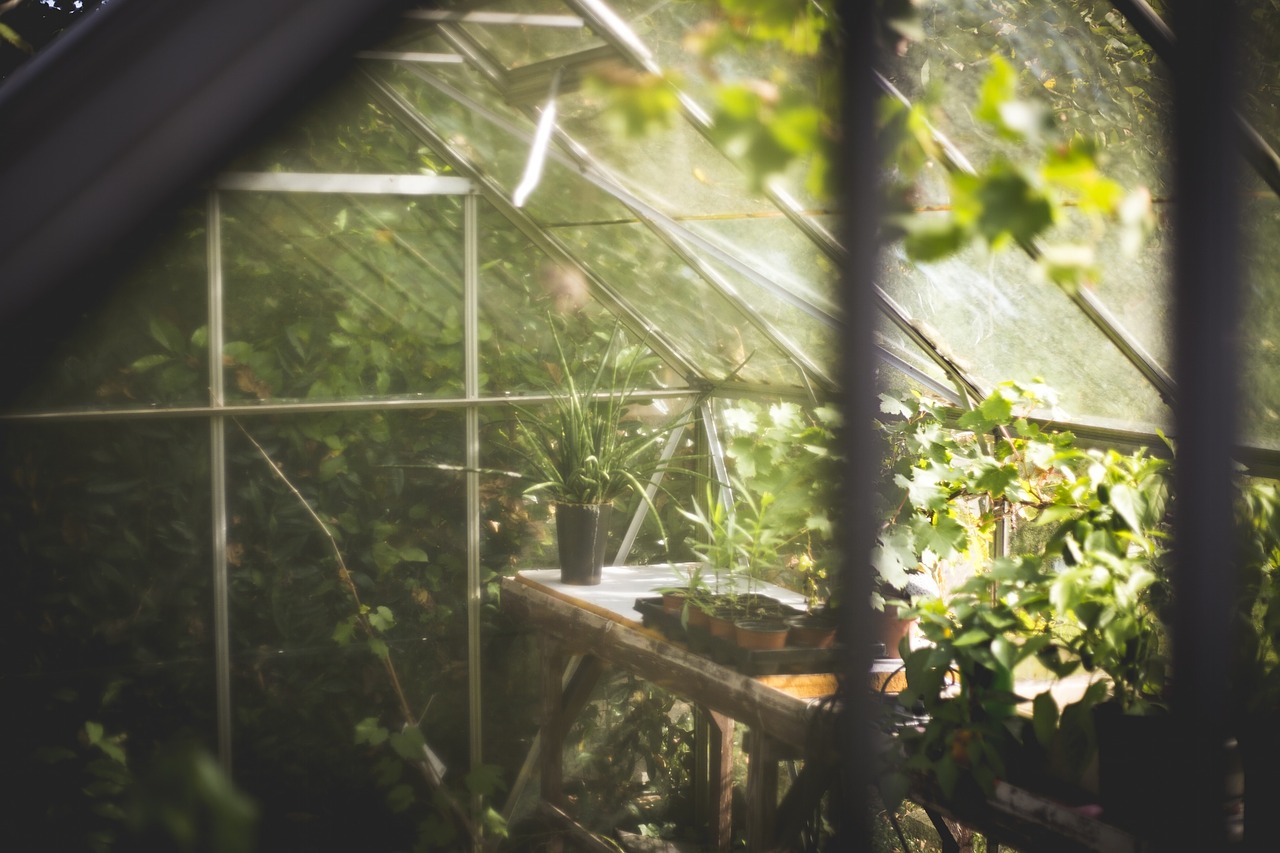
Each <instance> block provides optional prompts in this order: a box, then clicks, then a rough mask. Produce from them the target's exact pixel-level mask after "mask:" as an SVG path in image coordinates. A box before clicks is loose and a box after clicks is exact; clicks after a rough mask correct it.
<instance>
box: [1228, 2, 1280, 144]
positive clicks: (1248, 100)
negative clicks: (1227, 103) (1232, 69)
mask: <svg viewBox="0 0 1280 853" xmlns="http://www.w3.org/2000/svg"><path fill="white" fill-rule="evenodd" d="M1236 14H1237V16H1238V20H1239V21H1240V26H1239V35H1240V42H1241V51H1240V55H1239V60H1238V61H1239V63H1240V67H1241V68H1243V69H1247V73H1244V74H1241V75H1240V88H1241V92H1240V111H1241V114H1242V115H1243V116H1244V117H1245V118H1246V119H1248V120H1249V122H1250V123H1251V124H1252V125H1253V127H1254V129H1255V130H1257V131H1258V132H1259V133H1260V134H1261V135H1262V137H1263V139H1265V140H1266V141H1267V143H1268V144H1270V145H1271V147H1272V148H1275V147H1276V146H1277V145H1280V115H1277V112H1276V101H1277V98H1280V55H1278V54H1277V53H1276V45H1277V44H1278V43H1280V20H1278V19H1277V15H1276V8H1275V4H1273V3H1271V2H1270V1H1269V0H1241V2H1240V3H1239V9H1238V11H1237V12H1236Z"/></svg>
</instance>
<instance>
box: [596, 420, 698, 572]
mask: <svg viewBox="0 0 1280 853" xmlns="http://www.w3.org/2000/svg"><path fill="white" fill-rule="evenodd" d="M688 426H689V423H688V420H687V419H685V420H683V421H682V422H681V423H680V425H679V426H677V427H676V428H675V429H673V430H672V431H671V435H669V436H667V443H666V444H665V445H663V447H662V455H661V456H660V457H659V461H658V464H659V466H663V465H666V464H667V463H668V462H670V461H671V459H672V457H674V456H675V455H676V450H678V449H679V448H680V441H681V440H682V439H683V438H684V432H685V429H687V428H688ZM666 473H667V472H666V470H665V469H663V468H662V467H659V468H658V470H657V471H654V472H653V475H652V476H650V477H649V482H648V483H647V484H646V485H645V489H644V495H645V498H646V500H642V501H640V505H639V506H638V507H636V514H635V515H633V516H631V524H630V526H628V527H627V533H626V535H625V536H623V537H622V544H621V545H619V546H618V551H617V553H616V554H614V556H613V562H612V563H610V564H609V565H611V566H625V565H626V563H627V557H629V556H631V546H632V545H634V544H635V542H636V536H638V535H639V534H640V527H641V525H643V524H644V520H645V519H646V518H647V517H648V516H649V503H650V501H652V500H653V496H654V495H656V494H657V493H658V488H659V487H660V486H661V485H662V479H663V477H664V476H665V475H666Z"/></svg>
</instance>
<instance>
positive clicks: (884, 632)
mask: <svg viewBox="0 0 1280 853" xmlns="http://www.w3.org/2000/svg"><path fill="white" fill-rule="evenodd" d="M871 616H872V618H873V619H875V620H876V622H875V634H874V640H873V642H876V643H881V644H883V645H884V656H885V657H886V658H896V659H900V658H901V657H902V652H901V651H899V647H900V646H901V644H902V640H903V638H905V637H906V636H907V635H908V634H909V633H911V626H912V625H914V624H915V622H916V620H914V619H899V618H898V608H897V607H895V606H894V605H892V604H886V605H885V607H884V610H872V611H871Z"/></svg>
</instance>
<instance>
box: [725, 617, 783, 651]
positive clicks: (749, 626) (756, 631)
mask: <svg viewBox="0 0 1280 853" xmlns="http://www.w3.org/2000/svg"><path fill="white" fill-rule="evenodd" d="M789 630H790V629H789V628H788V627H787V624H786V623H785V622H777V621H773V620H769V619H744V620H742V621H739V622H735V623H734V624H733V641H734V642H735V643H737V644H738V648H741V649H753V650H755V649H781V648H783V647H785V646H786V645H787V633H788V631H789Z"/></svg>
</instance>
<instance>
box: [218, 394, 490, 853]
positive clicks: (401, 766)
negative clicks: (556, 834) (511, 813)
mask: <svg viewBox="0 0 1280 853" xmlns="http://www.w3.org/2000/svg"><path fill="white" fill-rule="evenodd" d="M238 426H242V427H243V430H242V429H232V430H229V435H228V441H227V447H228V451H227V457H228V493H229V494H228V515H229V519H230V521H229V525H228V531H227V539H228V546H227V547H228V562H229V563H230V604H231V622H232V648H233V656H234V661H235V662H234V668H233V678H234V685H233V691H232V696H233V701H234V705H235V707H234V719H235V723H236V728H235V731H234V735H233V737H234V743H235V749H236V758H235V766H236V769H237V776H238V779H239V780H240V782H241V784H242V785H243V786H244V788H245V789H246V790H247V791H248V792H250V793H251V794H252V795H253V796H254V797H255V798H257V799H258V801H259V803H260V806H261V809H262V815H263V817H262V824H263V842H280V844H279V845H275V846H277V847H280V848H281V849H283V846H288V847H289V848H290V849H302V847H303V846H307V847H309V848H310V849H316V848H325V849H329V848H330V847H331V846H332V845H333V844H334V843H336V842H337V841H339V840H341V841H343V842H346V841H351V842H352V843H353V845H354V849H367V848H373V849H407V848H408V847H409V846H411V845H410V844H409V840H410V839H412V835H413V832H414V830H415V828H416V826H417V824H418V823H419V822H421V821H422V820H424V819H425V818H426V817H427V816H428V815H430V814H431V813H432V807H431V806H430V803H431V797H430V795H429V793H427V791H426V790H425V789H424V788H423V787H422V784H421V775H420V773H418V771H417V770H416V769H415V768H414V767H413V766H412V765H411V764H409V763H407V762H405V761H403V760H401V759H400V758H399V757H398V756H397V755H396V754H395V752H394V751H393V745H392V744H391V743H390V742H387V741H381V742H379V741H378V740H376V739H375V740H373V741H368V740H367V739H366V742H358V739H357V726H358V725H360V726H362V729H361V730H362V731H366V732H369V731H371V730H373V729H377V728H379V727H380V728H383V729H386V730H387V732H389V733H391V732H399V731H400V729H401V727H402V726H403V724H404V721H405V716H406V713H408V714H410V715H411V716H412V718H413V719H414V720H417V719H421V723H420V725H419V728H420V731H421V732H422V734H423V735H424V737H425V740H426V743H427V744H428V745H429V746H430V748H431V749H432V750H433V751H434V752H435V753H436V754H437V755H438V757H439V758H440V760H442V761H443V762H444V764H445V765H446V766H447V767H449V768H453V769H454V770H455V771H457V770H461V769H463V768H465V767H466V766H467V760H468V758H467V743H468V734H467V732H468V723H467V713H468V710H467V709H468V702H467V698H466V697H467V690H466V682H467V665H466V660H467V650H466V631H467V628H466V626H467V619H466V519H465V508H466V497H465V494H466V493H465V476H464V474H463V473H462V468H463V462H464V456H463V447H464V439H465V429H464V418H463V415H462V413H460V412H441V411H418V412H397V413H391V414H386V413H358V414H327V415H313V416H305V417H303V416H291V417H275V418H247V419H241V421H240V422H239V423H238ZM266 457H270V460H271V463H273V464H274V465H275V466H277V467H278V469H279V471H282V472H286V473H284V474H283V475H282V474H280V473H278V472H277V471H276V470H275V469H273V467H272V465H271V464H268V461H267V458H266ZM286 478H287V481H286ZM304 500H305V504H304ZM312 513H314V515H313V514H312ZM318 519H320V520H323V523H324V526H323V527H322V526H321V522H320V520H318ZM362 608H366V610H364V612H365V613H366V614H367V616H366V619H365V620H361V618H360V614H361V612H362ZM365 625H369V626H371V627H372V631H367V630H366V629H365ZM393 669H394V673H395V678H394V679H393V678H392V675H391V672H392V670H393ZM406 707H407V708H408V709H409V710H408V712H406V711H405V710H403V709H404V708H406ZM397 786H407V789H406V790H402V791H400V792H399V793H397ZM397 796H400V797H404V798H406V799H407V800H408V801H409V802H410V803H411V804H412V805H411V808H409V809H408V810H407V811H405V812H396V811H394V810H393V809H392V807H391V806H390V805H389V800H388V798H389V797H390V798H392V799H394V798H395V797H397ZM299 816H301V818H300V817H299ZM357 833H358V834H359V835H360V839H363V840H360V839H357V838H356V837H355V836H356V834H357ZM299 845H302V846H299ZM393 845H394V847H393ZM263 846H273V845H272V844H268V843H264V845H263Z"/></svg>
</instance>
